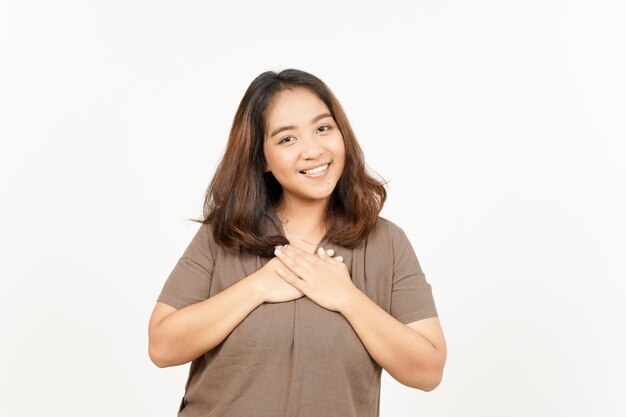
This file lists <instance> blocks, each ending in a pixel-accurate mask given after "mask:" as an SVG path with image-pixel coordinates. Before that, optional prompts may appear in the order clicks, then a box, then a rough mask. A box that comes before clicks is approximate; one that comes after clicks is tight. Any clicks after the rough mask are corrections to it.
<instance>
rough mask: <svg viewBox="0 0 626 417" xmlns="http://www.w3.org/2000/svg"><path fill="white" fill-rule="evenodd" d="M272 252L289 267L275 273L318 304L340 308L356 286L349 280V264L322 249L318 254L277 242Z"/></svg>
mask: <svg viewBox="0 0 626 417" xmlns="http://www.w3.org/2000/svg"><path fill="white" fill-rule="evenodd" d="M278 249H279V250H277V251H275V252H274V253H275V254H276V256H277V257H278V258H279V259H280V260H281V261H282V263H283V264H285V266H286V267H287V268H289V270H287V271H283V272H282V273H281V271H282V270H281V269H279V270H278V271H277V273H278V275H279V276H280V277H281V278H282V279H284V280H285V281H287V282H288V283H289V284H291V285H293V286H294V287H296V288H297V289H298V290H300V291H301V292H302V293H304V295H305V296H307V297H309V298H310V299H311V300H313V301H314V302H316V303H317V304H318V305H320V306H322V307H324V308H326V309H328V310H331V311H337V312H340V311H341V308H342V307H343V305H345V303H346V301H347V300H348V299H349V298H350V297H351V296H352V294H354V291H358V289H357V288H356V287H355V286H354V284H353V283H352V278H350V273H349V272H348V267H347V266H346V265H345V264H344V263H343V262H340V261H337V260H335V259H333V258H331V257H329V256H328V255H326V253H325V251H324V250H323V249H322V250H321V251H320V256H316V255H314V254H312V253H308V252H305V251H303V250H302V249H299V248H296V247H295V246H291V245H288V246H280V247H278Z"/></svg>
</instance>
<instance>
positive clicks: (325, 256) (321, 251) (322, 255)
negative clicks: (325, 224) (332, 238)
mask: <svg viewBox="0 0 626 417" xmlns="http://www.w3.org/2000/svg"><path fill="white" fill-rule="evenodd" d="M317 254H318V255H319V256H320V258H322V259H328V258H330V254H329V253H328V251H326V250H324V248H319V249H318V250H317Z"/></svg>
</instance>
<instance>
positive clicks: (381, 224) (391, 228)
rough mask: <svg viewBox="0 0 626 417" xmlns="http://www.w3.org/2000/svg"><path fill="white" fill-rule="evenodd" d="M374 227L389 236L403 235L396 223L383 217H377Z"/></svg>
mask: <svg viewBox="0 0 626 417" xmlns="http://www.w3.org/2000/svg"><path fill="white" fill-rule="evenodd" d="M374 227H375V228H378V229H380V230H384V231H386V232H387V233H391V234H404V230H402V228H401V227H400V226H398V224H397V223H395V222H393V221H391V220H389V219H388V218H386V217H383V216H378V218H377V219H376V224H375V225H374Z"/></svg>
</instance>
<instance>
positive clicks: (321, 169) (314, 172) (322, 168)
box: [300, 162, 332, 178]
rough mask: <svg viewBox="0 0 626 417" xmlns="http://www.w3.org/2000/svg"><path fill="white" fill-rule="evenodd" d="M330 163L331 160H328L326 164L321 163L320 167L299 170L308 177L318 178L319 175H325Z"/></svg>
mask: <svg viewBox="0 0 626 417" xmlns="http://www.w3.org/2000/svg"><path fill="white" fill-rule="evenodd" d="M331 163H332V162H329V163H327V164H326V165H322V166H320V167H317V168H314V169H310V170H308V171H300V173H301V174H303V175H304V176H306V177H309V178H319V177H322V176H324V175H326V173H327V172H328V168H329V167H330V164H331Z"/></svg>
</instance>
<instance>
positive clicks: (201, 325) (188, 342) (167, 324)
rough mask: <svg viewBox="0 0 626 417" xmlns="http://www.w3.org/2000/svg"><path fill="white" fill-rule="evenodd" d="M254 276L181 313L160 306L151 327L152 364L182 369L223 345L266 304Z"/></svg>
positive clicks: (171, 308)
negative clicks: (240, 325)
mask: <svg viewBox="0 0 626 417" xmlns="http://www.w3.org/2000/svg"><path fill="white" fill-rule="evenodd" d="M254 275H255V274H254V273H253V274H251V275H249V276H247V277H246V278H244V279H242V280H240V281H238V282H237V283H235V284H233V285H232V286H230V287H228V288H226V289H225V290H223V291H221V292H219V293H218V294H215V295H214V296H212V297H210V298H208V299H206V300H204V301H201V302H198V303H195V304H191V305H189V306H186V307H184V308H181V309H180V310H176V309H175V308H174V307H171V306H169V305H167V304H164V303H158V302H157V305H156V307H155V308H154V311H153V313H152V316H151V318H150V324H149V327H148V337H149V355H150V359H151V360H152V362H154V364H155V365H157V366H158V367H160V368H165V367H168V366H176V365H182V364H184V363H187V362H189V361H191V360H193V359H195V358H197V357H199V356H200V355H202V354H203V353H205V352H208V351H209V350H211V349H212V348H214V347H215V346H217V345H218V344H220V343H221V342H222V341H223V340H224V339H225V338H226V336H228V335H229V334H230V333H231V332H232V331H233V329H234V328H235V327H237V326H238V325H239V323H241V322H242V321H243V319H245V318H246V316H247V315H248V314H250V312H251V311H253V310H254V309H255V308H257V307H258V306H259V305H261V304H263V297H262V294H261V293H260V291H258V289H257V286H256V284H255V283H254V279H255V277H254Z"/></svg>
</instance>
